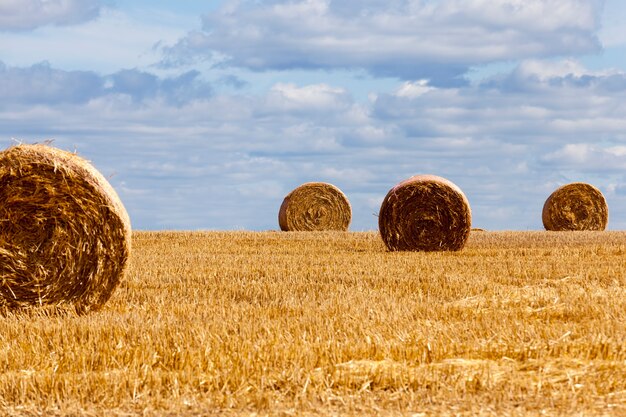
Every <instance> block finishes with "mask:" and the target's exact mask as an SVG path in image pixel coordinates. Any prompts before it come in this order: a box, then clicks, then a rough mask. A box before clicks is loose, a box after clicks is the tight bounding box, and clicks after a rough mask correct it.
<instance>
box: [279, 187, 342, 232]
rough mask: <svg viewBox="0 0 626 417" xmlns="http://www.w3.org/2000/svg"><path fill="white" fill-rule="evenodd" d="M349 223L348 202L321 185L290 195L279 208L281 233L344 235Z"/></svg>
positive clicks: (304, 188) (332, 188) (337, 190)
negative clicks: (329, 233) (327, 231)
mask: <svg viewBox="0 0 626 417" xmlns="http://www.w3.org/2000/svg"><path fill="white" fill-rule="evenodd" d="M351 220H352V208H351V207H350V202H349V201H348V199H347V198H346V196H345V195H344V194H343V192H341V190H340V189H339V188H337V187H335V186H334V185H332V184H328V183H324V182H308V183H305V184H302V185H301V186H299V187H297V188H296V189H294V190H293V191H291V192H290V193H289V194H287V196H286V197H285V199H284V200H283V203H282V204H281V206H280V210H279V212H278V224H279V225H280V229H281V230H283V231H324V230H340V231H346V230H348V228H349V227H350V222H351Z"/></svg>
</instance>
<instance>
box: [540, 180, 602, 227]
mask: <svg viewBox="0 0 626 417" xmlns="http://www.w3.org/2000/svg"><path fill="white" fill-rule="evenodd" d="M541 217H542V220H543V225H544V227H545V228H546V230H552V231H565V230H604V229H606V226H607V224H608V222H609V208H608V206H607V204H606V200H605V199H604V196H603V195H602V193H601V192H600V190H598V189H597V188H596V187H594V186H593V185H590V184H585V183H582V182H575V183H572V184H568V185H564V186H562V187H560V188H558V189H557V190H556V191H554V192H553V193H552V194H551V195H550V197H548V199H547V200H546V202H545V204H544V206H543V212H542V216H541Z"/></svg>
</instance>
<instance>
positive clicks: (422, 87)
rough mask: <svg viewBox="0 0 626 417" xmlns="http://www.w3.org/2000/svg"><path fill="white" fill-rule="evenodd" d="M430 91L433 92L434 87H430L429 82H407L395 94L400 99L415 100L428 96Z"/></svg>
mask: <svg viewBox="0 0 626 417" xmlns="http://www.w3.org/2000/svg"><path fill="white" fill-rule="evenodd" d="M430 90H432V87H429V86H428V80H419V81H415V82H410V81H406V82H405V83H404V84H402V86H400V88H398V89H397V90H396V93H395V94H396V96H398V97H406V98H415V97H419V96H421V95H424V94H426V93H427V92H429V91H430Z"/></svg>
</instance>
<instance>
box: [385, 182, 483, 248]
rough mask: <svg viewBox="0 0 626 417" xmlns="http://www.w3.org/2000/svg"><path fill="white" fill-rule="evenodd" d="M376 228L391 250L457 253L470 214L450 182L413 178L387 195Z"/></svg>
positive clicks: (461, 197)
mask: <svg viewBox="0 0 626 417" xmlns="http://www.w3.org/2000/svg"><path fill="white" fill-rule="evenodd" d="M378 226H379V230H380V235H381V237H382V239H383V241H384V242H385V245H387V248H388V249H389V250H392V251H406V250H411V251H446V250H450V251H454V250H461V249H462V248H463V246H465V242H466V241H467V238H468V237H469V234H470V230H471V227H472V212H471V210H470V205H469V202H468V201H467V198H466V197H465V194H463V191H461V189H460V188H459V187H457V186H456V185H455V184H453V183H452V182H450V181H448V180H447V179H445V178H441V177H438V176H435V175H416V176H414V177H411V178H409V179H407V180H405V181H402V182H400V183H398V184H397V185H396V186H395V187H393V188H392V189H391V190H390V191H389V193H387V196H386V197H385V199H384V200H383V203H382V205H381V207H380V214H379V216H378Z"/></svg>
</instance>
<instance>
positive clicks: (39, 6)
mask: <svg viewBox="0 0 626 417" xmlns="http://www.w3.org/2000/svg"><path fill="white" fill-rule="evenodd" d="M101 8H102V2H101V1H100V0H2V1H0V31H1V30H31V29H35V28H37V27H39V26H46V25H59V26H63V25H72V24H77V23H82V22H85V21H88V20H92V19H95V18H96V17H98V15H99V13H100V9H101Z"/></svg>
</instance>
